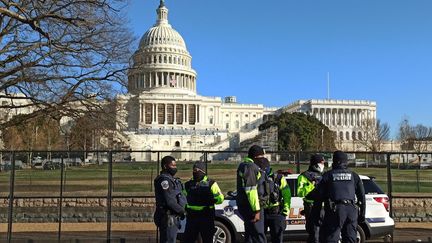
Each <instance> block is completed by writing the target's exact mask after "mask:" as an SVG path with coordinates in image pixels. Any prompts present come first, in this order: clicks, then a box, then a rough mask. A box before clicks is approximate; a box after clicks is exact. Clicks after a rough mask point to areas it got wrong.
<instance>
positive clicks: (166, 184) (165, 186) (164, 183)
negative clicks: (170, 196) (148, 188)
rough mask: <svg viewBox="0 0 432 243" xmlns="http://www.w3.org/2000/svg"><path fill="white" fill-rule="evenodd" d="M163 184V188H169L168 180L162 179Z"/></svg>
mask: <svg viewBox="0 0 432 243" xmlns="http://www.w3.org/2000/svg"><path fill="white" fill-rule="evenodd" d="M161 186H162V189H164V190H167V189H168V188H169V183H168V181H162V182H161Z"/></svg>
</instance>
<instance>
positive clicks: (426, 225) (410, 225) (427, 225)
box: [395, 222, 432, 230]
mask: <svg viewBox="0 0 432 243" xmlns="http://www.w3.org/2000/svg"><path fill="white" fill-rule="evenodd" d="M395 228H396V229H430V230H432V222H396V223H395Z"/></svg>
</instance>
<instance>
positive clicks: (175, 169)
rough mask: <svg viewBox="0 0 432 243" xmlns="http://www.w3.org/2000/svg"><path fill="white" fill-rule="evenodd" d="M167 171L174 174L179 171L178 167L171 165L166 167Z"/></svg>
mask: <svg viewBox="0 0 432 243" xmlns="http://www.w3.org/2000/svg"><path fill="white" fill-rule="evenodd" d="M166 171H167V172H168V173H170V175H172V176H174V175H175V174H176V173H177V168H170V167H168V168H167V169H166Z"/></svg>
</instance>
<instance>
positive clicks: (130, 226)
mask: <svg viewBox="0 0 432 243" xmlns="http://www.w3.org/2000/svg"><path fill="white" fill-rule="evenodd" d="M395 228H396V229H431V230H432V222H412V223H411V222H409V223H405V222H396V224H395ZM106 229H107V224H106V223H63V224H62V232H103V231H106ZM111 229H112V231H123V232H143V231H155V230H156V226H155V225H154V223H152V222H137V223H134V222H130V223H129V222H126V223H115V222H113V223H112V224H111ZM12 230H13V232H57V231H58V223H14V224H13V225H12ZM5 232H7V224H5V223H2V224H0V233H5Z"/></svg>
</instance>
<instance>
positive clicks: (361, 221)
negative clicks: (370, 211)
mask: <svg viewBox="0 0 432 243" xmlns="http://www.w3.org/2000/svg"><path fill="white" fill-rule="evenodd" d="M365 222H366V218H365V216H364V215H362V214H360V215H359V216H358V219H357V223H359V224H362V223H365Z"/></svg>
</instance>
